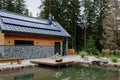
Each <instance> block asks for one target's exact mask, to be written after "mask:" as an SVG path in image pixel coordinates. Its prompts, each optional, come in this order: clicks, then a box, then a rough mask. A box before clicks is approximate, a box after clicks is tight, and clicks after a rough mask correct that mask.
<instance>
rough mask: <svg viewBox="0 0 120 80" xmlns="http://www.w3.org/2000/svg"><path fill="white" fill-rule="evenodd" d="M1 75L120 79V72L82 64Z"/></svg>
mask: <svg viewBox="0 0 120 80" xmlns="http://www.w3.org/2000/svg"><path fill="white" fill-rule="evenodd" d="M0 77H1V78H3V79H4V80H120V72H118V71H114V70H108V69H101V68H95V67H94V68H93V67H81V66H70V67H63V68H60V69H58V68H50V67H41V68H31V69H25V70H20V71H17V72H15V71H12V72H6V73H2V74H1V73H0Z"/></svg>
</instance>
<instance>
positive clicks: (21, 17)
mask: <svg viewBox="0 0 120 80" xmlns="http://www.w3.org/2000/svg"><path fill="white" fill-rule="evenodd" d="M0 16H2V17H7V18H14V19H20V20H25V21H31V22H38V23H43V24H49V23H48V21H47V20H44V19H37V18H32V17H29V16H24V15H18V14H15V13H14V14H13V13H10V12H4V11H0Z"/></svg>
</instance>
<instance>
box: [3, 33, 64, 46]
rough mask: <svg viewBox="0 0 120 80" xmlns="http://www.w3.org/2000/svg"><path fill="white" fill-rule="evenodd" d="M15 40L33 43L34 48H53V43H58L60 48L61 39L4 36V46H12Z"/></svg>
mask: <svg viewBox="0 0 120 80" xmlns="http://www.w3.org/2000/svg"><path fill="white" fill-rule="evenodd" d="M15 40H27V41H34V45H35V46H40V45H41V46H54V42H60V43H61V46H62V38H55V37H39V36H24V35H12V34H5V45H14V41H15Z"/></svg>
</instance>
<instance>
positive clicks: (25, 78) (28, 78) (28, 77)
mask: <svg viewBox="0 0 120 80" xmlns="http://www.w3.org/2000/svg"><path fill="white" fill-rule="evenodd" d="M14 80H34V74H25V75H19V76H15V77H14Z"/></svg>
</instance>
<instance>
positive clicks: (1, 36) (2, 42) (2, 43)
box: [0, 32, 4, 45]
mask: <svg viewBox="0 0 120 80" xmlns="http://www.w3.org/2000/svg"><path fill="white" fill-rule="evenodd" d="M0 45H4V34H3V33H1V32H0Z"/></svg>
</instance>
